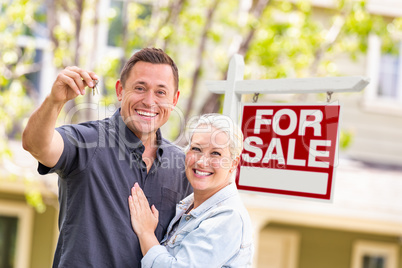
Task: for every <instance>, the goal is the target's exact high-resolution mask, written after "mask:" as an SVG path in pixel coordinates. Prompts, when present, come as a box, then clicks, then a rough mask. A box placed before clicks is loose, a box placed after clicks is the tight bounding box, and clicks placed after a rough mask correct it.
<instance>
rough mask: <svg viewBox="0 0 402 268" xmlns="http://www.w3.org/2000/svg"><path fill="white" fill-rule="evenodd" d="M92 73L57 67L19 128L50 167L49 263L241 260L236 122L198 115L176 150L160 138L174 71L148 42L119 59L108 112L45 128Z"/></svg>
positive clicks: (244, 241)
mask: <svg viewBox="0 0 402 268" xmlns="http://www.w3.org/2000/svg"><path fill="white" fill-rule="evenodd" d="M97 79H98V77H97V75H96V74H95V73H93V72H88V71H85V70H82V69H80V68H78V67H67V68H66V69H65V70H63V71H62V72H61V73H60V74H59V75H58V77H57V79H56V81H55V82H54V84H53V87H52V90H51V93H50V94H49V95H48V97H47V98H46V99H45V101H44V102H43V103H42V104H41V106H40V107H39V108H38V109H37V110H36V111H35V112H34V113H33V114H32V115H31V117H30V119H29V121H28V124H27V127H26V128H25V130H24V133H23V146H24V148H25V149H26V150H28V151H29V152H30V153H31V154H32V155H33V156H34V157H35V158H36V159H37V160H38V161H39V167H38V171H39V173H40V174H47V173H51V172H56V173H57V174H58V175H59V203H60V215H59V229H60V235H59V240H58V243H57V248H56V252H55V256H54V262H53V267H69V268H70V267H117V268H120V267H140V266H141V262H142V266H143V267H222V266H226V267H247V266H250V263H251V258H252V244H251V225H250V220H249V216H248V214H247V212H246V210H245V208H244V206H243V205H242V203H241V201H240V199H239V197H238V194H237V190H236V187H235V185H234V183H231V182H232V178H233V174H234V171H235V169H236V166H237V164H238V162H239V155H240V152H241V150H242V135H241V131H240V130H238V128H237V127H233V125H231V124H230V121H229V118H227V117H224V116H222V115H210V116H204V117H201V119H200V121H199V122H198V124H197V125H196V126H195V127H194V128H192V134H191V139H190V145H189V148H188V150H187V154H186V156H185V155H184V153H183V152H182V151H181V149H180V148H178V147H176V146H174V145H172V144H171V143H170V142H168V141H167V140H165V139H163V138H162V135H161V131H160V127H161V126H162V125H163V124H165V123H166V121H167V120H168V118H169V116H170V112H171V110H172V109H173V107H174V106H175V105H176V104H177V101H178V97H179V95H180V91H179V90H178V83H179V78H178V70H177V67H176V65H175V63H174V62H173V60H172V59H171V58H170V57H169V56H168V55H167V54H166V53H164V52H163V51H162V50H160V49H155V48H146V49H143V50H140V51H139V52H137V53H135V54H134V55H133V56H132V57H131V58H130V59H129V61H128V62H127V63H126V64H125V66H124V67H123V69H122V71H121V74H120V79H119V80H117V82H116V95H117V98H118V100H119V101H120V102H121V108H120V109H119V110H118V111H116V113H115V114H114V115H113V116H112V117H110V118H106V119H104V120H99V121H91V122H85V123H82V124H79V125H66V126H62V127H59V128H56V129H55V125H56V120H57V117H58V115H59V113H60V111H61V109H62V107H63V106H64V104H65V103H66V102H67V101H68V100H71V99H74V98H76V97H77V96H79V95H84V94H85V87H86V86H88V87H93V86H94V84H93V80H97ZM190 184H191V185H190ZM133 185H134V187H133ZM130 189H131V191H130ZM193 189H194V193H193V194H192V193H191V192H192V191H193ZM130 193H131V197H129V199H128V203H129V206H128V205H127V196H129V195H130ZM180 200H182V201H180ZM179 201H180V203H179ZM177 203H179V204H178V205H177V207H176V204H177ZM149 205H152V206H151V207H150V206H149ZM130 219H131V220H130ZM133 229H134V232H133ZM160 242H161V244H160Z"/></svg>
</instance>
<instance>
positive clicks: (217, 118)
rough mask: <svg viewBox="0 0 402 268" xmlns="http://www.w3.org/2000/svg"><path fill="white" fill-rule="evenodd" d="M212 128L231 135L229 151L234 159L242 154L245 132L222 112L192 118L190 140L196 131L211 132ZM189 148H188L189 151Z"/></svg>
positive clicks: (189, 130)
mask: <svg viewBox="0 0 402 268" xmlns="http://www.w3.org/2000/svg"><path fill="white" fill-rule="evenodd" d="M212 128H215V129H216V130H218V131H222V132H224V133H226V134H227V135H228V137H229V144H228V146H229V151H230V155H231V157H232V159H235V158H236V157H238V156H240V154H241V152H242V151H243V133H242V131H241V129H240V128H239V127H238V126H237V124H236V123H235V122H233V120H232V119H231V118H230V117H229V116H226V115H222V114H216V113H211V114H204V115H202V116H200V117H198V118H196V119H195V120H190V122H189V125H188V128H187V130H188V131H187V132H188V141H189V142H190V141H191V139H192V137H193V135H194V133H195V132H197V133H202V132H211V131H212ZM188 149H189V148H187V149H186V151H188Z"/></svg>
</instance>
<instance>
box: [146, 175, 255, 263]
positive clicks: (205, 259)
mask: <svg viewBox="0 0 402 268" xmlns="http://www.w3.org/2000/svg"><path fill="white" fill-rule="evenodd" d="M193 201H194V194H191V195H189V196H188V197H186V198H185V199H183V200H182V201H180V203H179V204H177V206H176V215H175V217H174V218H173V220H172V221H171V222H170V224H169V226H168V230H167V234H166V235H165V238H164V239H163V240H162V242H161V245H157V246H154V247H152V248H151V249H150V250H149V251H148V252H147V254H146V255H145V256H144V258H143V259H142V261H141V263H142V267H146V268H148V267H163V268H167V267H175V268H180V267H186V268H189V267H201V268H204V267H208V268H209V267H211V268H212V267H251V261H252V256H253V251H254V247H253V243H252V226H251V221H250V217H249V215H248V212H247V210H246V208H245V207H244V205H243V203H242V201H241V199H240V197H239V195H238V192H237V189H236V185H235V184H234V183H232V184H230V185H228V186H226V187H225V188H223V189H222V190H220V191H219V192H217V193H216V194H214V195H213V196H212V197H210V198H209V199H208V200H206V201H205V202H204V203H202V204H201V205H200V206H199V207H197V208H195V209H193V210H192V211H190V212H189V213H188V214H185V212H186V211H187V209H188V208H189V207H190V206H191V204H193ZM177 221H179V223H178V227H177V228H176V230H173V226H174V224H175V223H176V222H177ZM171 232H173V233H171ZM168 238H169V239H168Z"/></svg>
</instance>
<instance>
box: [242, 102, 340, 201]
mask: <svg viewBox="0 0 402 268" xmlns="http://www.w3.org/2000/svg"><path fill="white" fill-rule="evenodd" d="M339 111H340V106H339V105H331V104H326V105H288V104H286V105H282V104H281V105H251V104H244V105H243V112H242V123H241V128H242V131H243V134H244V149H243V152H242V155H241V159H240V165H239V167H238V171H237V177H236V184H237V188H238V189H239V190H245V191H252V192H260V193H269V194H279V195H288V196H289V195H290V196H297V197H303V198H310V199H311V198H313V199H321V200H331V198H332V195H331V193H332V189H333V180H334V171H335V161H336V159H337V148H338V123H339Z"/></svg>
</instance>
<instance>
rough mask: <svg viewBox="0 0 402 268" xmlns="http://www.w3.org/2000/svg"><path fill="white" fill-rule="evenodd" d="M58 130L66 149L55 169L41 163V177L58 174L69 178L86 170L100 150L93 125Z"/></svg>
mask: <svg viewBox="0 0 402 268" xmlns="http://www.w3.org/2000/svg"><path fill="white" fill-rule="evenodd" d="M56 130H57V131H58V132H59V133H60V135H61V137H62V139H63V141H64V148H63V152H62V154H61V156H60V159H59V161H58V162H57V163H56V165H55V166H54V167H47V166H45V165H43V164H41V163H40V162H39V164H38V172H39V174H41V175H45V174H49V173H57V174H58V175H59V176H60V177H67V176H69V175H73V174H75V173H79V172H81V171H82V170H84V169H85V168H86V167H87V166H88V163H89V162H90V160H91V158H92V157H93V155H94V153H95V151H96V149H97V148H98V142H97V141H98V136H99V135H98V131H97V129H96V127H95V126H94V125H93V124H90V123H87V124H80V125H66V126H62V127H59V128H56Z"/></svg>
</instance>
